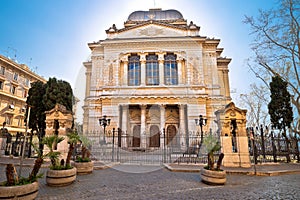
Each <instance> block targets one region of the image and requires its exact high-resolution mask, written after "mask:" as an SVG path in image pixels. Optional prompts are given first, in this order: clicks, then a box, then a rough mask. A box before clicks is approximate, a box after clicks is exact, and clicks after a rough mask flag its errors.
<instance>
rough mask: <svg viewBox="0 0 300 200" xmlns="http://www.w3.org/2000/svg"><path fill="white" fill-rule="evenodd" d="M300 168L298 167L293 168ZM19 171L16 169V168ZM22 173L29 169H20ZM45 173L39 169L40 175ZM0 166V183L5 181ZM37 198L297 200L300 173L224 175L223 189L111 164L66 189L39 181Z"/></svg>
mask: <svg viewBox="0 0 300 200" xmlns="http://www.w3.org/2000/svg"><path fill="white" fill-rule="evenodd" d="M296 166H299V165H296ZM16 169H17V170H18V169H19V166H16ZM22 169H23V170H22V174H23V175H26V174H28V173H29V171H30V166H28V165H27V166H26V167H23V168H22ZM46 170H47V168H46V167H43V168H41V172H44V173H45V171H46ZM4 175H5V165H3V164H1V165H0V181H3V180H5V176H4ZM39 182H40V189H39V194H38V198H37V199H45V200H47V199H49V200H50V199H60V200H61V199H95V200H96V199H97V200H98V199H244V200H245V199H251V200H253V199H300V173H292V174H285V175H279V176H251V175H244V174H242V173H231V174H228V175H227V183H226V185H225V186H209V185H206V184H203V183H202V182H201V180H200V176H199V173H195V172H193V173H192V172H174V171H170V170H168V169H166V168H165V167H162V166H149V165H148V166H144V165H114V166H113V167H112V168H106V169H102V170H94V172H93V173H92V174H89V175H79V176H77V179H76V182H75V183H73V184H72V185H70V186H66V187H49V186H47V185H46V182H45V177H44V178H41V179H39Z"/></svg>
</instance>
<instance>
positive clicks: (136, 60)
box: [128, 55, 141, 85]
mask: <svg viewBox="0 0 300 200" xmlns="http://www.w3.org/2000/svg"><path fill="white" fill-rule="evenodd" d="M140 84H141V66H140V57H139V56H138V55H132V56H130V57H129V62H128V85H140Z"/></svg>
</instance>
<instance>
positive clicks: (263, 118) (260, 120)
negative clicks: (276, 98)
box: [240, 84, 270, 127]
mask: <svg viewBox="0 0 300 200" xmlns="http://www.w3.org/2000/svg"><path fill="white" fill-rule="evenodd" d="M250 89H251V90H250V92H249V93H248V94H241V95H240V104H241V106H242V107H245V108H247V110H248V112H247V125H248V126H250V127H256V126H257V127H258V126H259V125H260V124H264V125H265V124H268V123H269V118H268V116H269V114H268V110H267V109H268V107H267V105H268V103H269V96H270V91H269V89H268V87H266V86H264V85H259V86H257V85H256V84H251V85H250Z"/></svg>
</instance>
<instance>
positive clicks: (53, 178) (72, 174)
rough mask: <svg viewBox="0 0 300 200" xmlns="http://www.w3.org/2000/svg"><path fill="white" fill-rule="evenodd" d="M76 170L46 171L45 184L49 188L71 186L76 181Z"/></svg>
mask: <svg viewBox="0 0 300 200" xmlns="http://www.w3.org/2000/svg"><path fill="white" fill-rule="evenodd" d="M76 172H77V170H76V168H75V167H73V168H72V169H65V170H52V169H49V170H48V171H47V176H46V183H47V185H49V186H66V185H70V184H72V183H73V182H74V181H75V180H76Z"/></svg>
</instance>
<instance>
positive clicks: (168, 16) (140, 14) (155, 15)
mask: <svg viewBox="0 0 300 200" xmlns="http://www.w3.org/2000/svg"><path fill="white" fill-rule="evenodd" d="M179 19H183V16H182V14H181V13H180V12H179V11H178V10H173V9H171V10H162V9H161V8H155V9H150V10H149V11H135V12H133V13H131V14H130V15H129V17H128V21H148V20H179Z"/></svg>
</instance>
